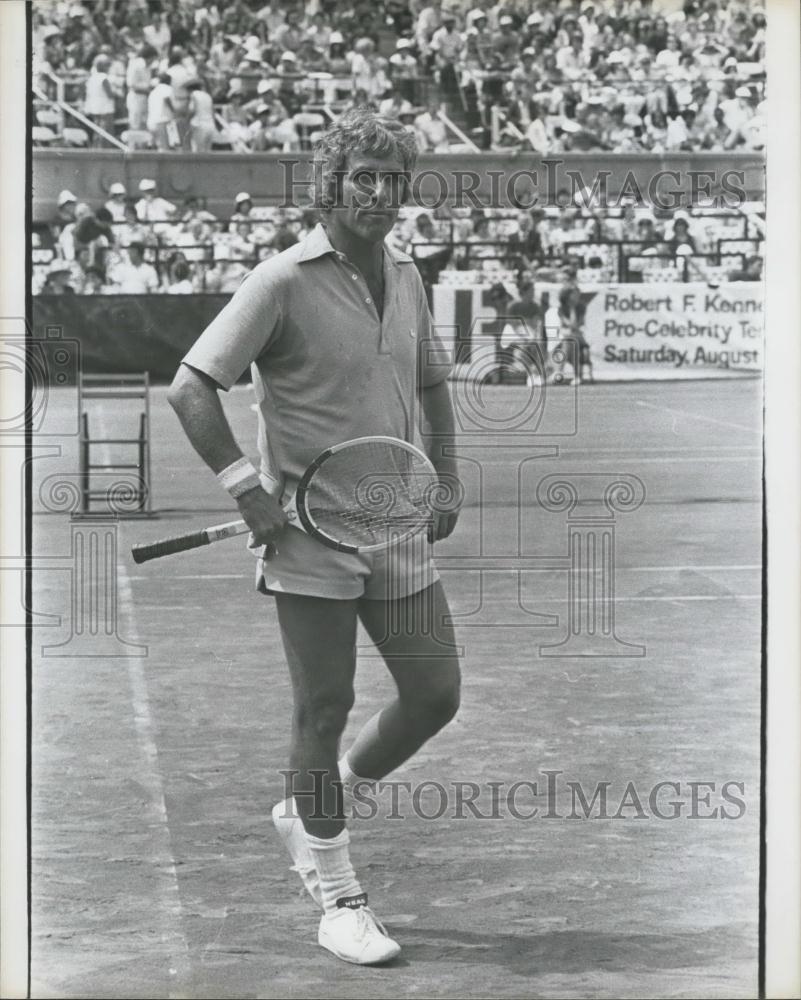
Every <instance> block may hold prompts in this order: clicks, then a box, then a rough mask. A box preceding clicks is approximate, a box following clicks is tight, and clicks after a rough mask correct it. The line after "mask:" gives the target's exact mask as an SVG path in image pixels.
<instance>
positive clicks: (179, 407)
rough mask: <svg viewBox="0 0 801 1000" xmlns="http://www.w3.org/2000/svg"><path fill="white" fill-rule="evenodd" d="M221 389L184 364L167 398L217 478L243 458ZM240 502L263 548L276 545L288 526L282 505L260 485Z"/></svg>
mask: <svg viewBox="0 0 801 1000" xmlns="http://www.w3.org/2000/svg"><path fill="white" fill-rule="evenodd" d="M218 390H219V386H218V385H217V383H216V382H215V381H214V379H213V378H210V377H209V376H208V375H206V374H204V373H203V372H201V371H198V370H197V369H196V368H191V367H190V366H189V365H184V364H182V365H181V367H180V368H179V369H178V373H177V375H176V376H175V379H174V380H173V383H172V385H171V386H170V391H169V395H168V397H167V398H168V400H169V402H170V405H171V406H172V408H173V409H174V410H175V412H176V414H177V415H178V419H179V420H180V421H181V426H182V427H183V429H184V431H185V433H186V436H187V437H188V438H189V441H190V443H191V445H192V447H193V448H194V449H195V451H196V452H197V453H198V455H200V457H201V458H202V459H203V461H204V462H205V463H206V465H208V467H209V468H210V469H211V470H212V472H214V473H215V475H216V474H217V473H219V472H222V470H223V469H226V468H228V466H229V465H231V464H232V463H233V462H236V461H237V459H240V458H242V457H243V456H242V450H241V448H240V447H239V445H238V444H237V443H236V441H235V440H234V436H233V434H232V433H231V427H230V425H229V423H228V420H227V418H226V416H225V413H224V411H223V408H222V403H221V402H220V397H219V394H218ZM236 503H237V506H238V507H239V510H240V513H241V514H242V518H243V520H244V521H245V522H246V523H247V526H248V527H249V528H250V530H251V531H252V532H253V537H254V539H255V541H256V542H257V543H258V544H259V545H267V544H269V543H271V542H274V541H275V539H276V537H277V536H278V535H279V534H280V532H281V531H282V530H283V528H284V526H285V525H286V523H287V516H286V514H285V513H284V511H283V509H282V508H281V505H280V504H279V503H278V501H277V500H275V499H274V498H273V497H271V496H270V495H269V494H268V493H266V492H265V491H264V490H263V489H262V488H261V487H260V486H257V487H255V488H254V489H252V490H248V491H247V493H243V494H242V496H241V497H239V498H238V499H237V501H236Z"/></svg>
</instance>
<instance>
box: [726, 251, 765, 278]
mask: <svg viewBox="0 0 801 1000" xmlns="http://www.w3.org/2000/svg"><path fill="white" fill-rule="evenodd" d="M729 281H762V258H761V257H760V255H759V254H758V253H757V254H751V256H749V257H748V258H747V260H746V262H745V265H744V266H743V267H742V268H738V269H737V270H734V271H730V272H729Z"/></svg>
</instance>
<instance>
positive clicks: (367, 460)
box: [305, 441, 437, 545]
mask: <svg viewBox="0 0 801 1000" xmlns="http://www.w3.org/2000/svg"><path fill="white" fill-rule="evenodd" d="M436 481H437V477H436V473H435V472H434V470H433V468H432V466H431V465H430V464H429V463H428V461H427V460H425V459H424V458H422V457H421V456H420V455H418V454H416V453H415V452H413V451H411V450H407V449H406V448H404V447H402V446H401V445H400V444H391V443H388V442H376V441H366V442H358V443H356V444H354V445H353V446H351V447H348V448H344V449H342V450H341V451H338V452H335V453H334V454H332V455H331V456H329V457H328V458H327V459H326V460H325V462H323V463H322V465H321V466H320V468H319V469H318V470H317V472H316V473H315V475H314V476H313V477H312V478H311V480H310V482H309V484H308V487H307V492H306V501H305V506H306V509H307V511H308V513H309V515H310V517H311V519H312V520H313V522H314V523H315V525H316V527H317V528H318V529H319V530H320V531H322V532H323V533H325V534H326V535H327V536H329V537H330V538H333V539H335V540H336V541H339V542H346V543H348V544H355V545H375V544H380V543H382V542H384V541H386V540H387V539H388V538H392V536H395V537H403V536H404V535H408V534H412V533H413V532H414V531H415V530H417V529H418V528H420V527H422V526H423V525H424V524H425V523H426V522H427V521H428V518H429V515H430V503H429V499H428V498H429V495H430V493H431V490H432V487H433V486H434V485H435V484H436Z"/></svg>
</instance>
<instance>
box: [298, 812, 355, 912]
mask: <svg viewBox="0 0 801 1000" xmlns="http://www.w3.org/2000/svg"><path fill="white" fill-rule="evenodd" d="M306 843H307V844H308V845H309V850H310V851H311V855H312V857H313V858H314V865H315V867H316V868H317V874H318V875H319V876H320V891H321V893H322V896H323V908H324V910H325V912H326V913H327V914H331V913H336V912H337V910H338V909H340V908H341V906H342V905H346V906H347V905H351V906H353V905H356V906H365V905H366V904H367V896H366V895H365V894H364V892H363V891H362V887H361V885H359V880H358V879H357V878H356V872H355V871H354V870H353V865H352V864H351V863H350V854H349V852H348V845H349V844H350V836H349V834H348V831H347V829H345V830H343V831H342V833H340V834H337V836H336V837H332V838H331V839H330V840H323V838H322V837H313V836H312V835H311V834H310V833H307V834H306ZM343 900H344V901H347V902H345V903H344V904H343V903H342V901H343ZM338 903H339V905H337V904H338Z"/></svg>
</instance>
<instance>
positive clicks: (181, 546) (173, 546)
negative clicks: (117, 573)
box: [131, 529, 211, 563]
mask: <svg viewBox="0 0 801 1000" xmlns="http://www.w3.org/2000/svg"><path fill="white" fill-rule="evenodd" d="M210 542H211V539H210V538H209V533H208V532H207V531H206V530H205V529H204V530H203V531H193V532H191V533H190V534H188V535H179V536H177V537H176V538H163V539H162V540H161V541H160V542H150V544H148V545H133V546H132V547H131V554H132V555H133V560H134V562H135V563H143V562H147V561H148V560H149V559H160V558H161V557H162V556H170V555H172V554H173V553H174V552H186V550H187V549H197V548H200V546H201V545H208V544H209V543H210Z"/></svg>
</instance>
